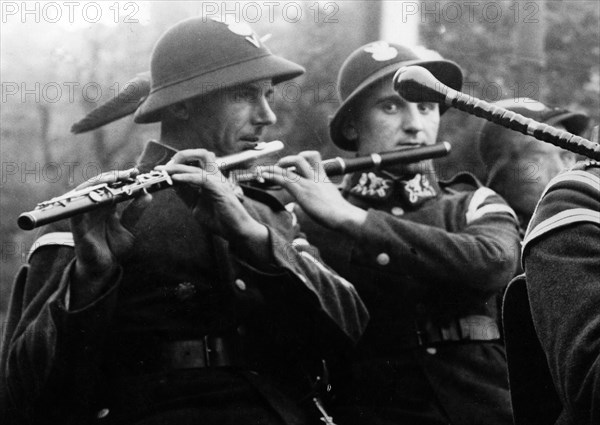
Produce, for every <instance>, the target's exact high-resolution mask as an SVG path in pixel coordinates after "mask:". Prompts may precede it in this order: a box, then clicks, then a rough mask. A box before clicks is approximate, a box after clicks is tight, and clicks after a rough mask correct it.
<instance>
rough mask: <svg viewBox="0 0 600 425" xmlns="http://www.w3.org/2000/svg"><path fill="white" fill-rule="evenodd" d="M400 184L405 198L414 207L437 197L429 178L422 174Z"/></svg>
mask: <svg viewBox="0 0 600 425" xmlns="http://www.w3.org/2000/svg"><path fill="white" fill-rule="evenodd" d="M400 184H401V186H402V188H403V193H404V197H405V198H406V200H407V201H408V202H409V203H410V204H412V205H417V204H420V203H422V202H423V201H425V200H427V199H430V198H435V197H436V196H437V191H436V189H435V187H433V186H432V185H431V182H430V181H429V179H428V178H427V176H424V175H422V174H417V175H415V176H414V177H413V178H412V179H410V180H407V181H402V182H400Z"/></svg>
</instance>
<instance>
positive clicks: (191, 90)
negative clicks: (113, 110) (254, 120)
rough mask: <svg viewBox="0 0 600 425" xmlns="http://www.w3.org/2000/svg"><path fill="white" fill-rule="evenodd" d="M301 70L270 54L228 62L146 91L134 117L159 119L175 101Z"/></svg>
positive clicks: (278, 78)
mask: <svg viewBox="0 0 600 425" xmlns="http://www.w3.org/2000/svg"><path fill="white" fill-rule="evenodd" d="M304 72H305V69H304V68H303V67H301V66H300V65H298V64H296V63H294V62H291V61H288V60H287V59H284V58H282V57H279V56H275V55H271V54H267V55H265V56H261V57H258V58H253V59H251V60H248V61H244V62H238V63H235V64H229V65H227V66H224V67H222V68H219V69H216V70H212V71H210V72H207V73H204V74H202V75H197V76H194V77H192V78H189V79H187V80H185V81H178V82H176V83H174V84H171V85H168V86H163V87H160V88H158V89H157V90H154V91H152V92H150V94H149V95H148V97H147V98H146V99H145V100H144V101H143V102H142V104H141V105H140V106H139V108H138V109H137V111H136V113H135V116H134V121H135V122H136V123H140V124H141V123H151V122H156V121H160V120H161V111H162V109H164V108H165V107H167V106H169V105H173V104H175V103H177V102H181V101H183V100H187V99H191V98H194V97H197V96H201V95H205V94H208V93H211V92H214V91H216V90H220V89H224V88H230V87H235V86H238V85H240V84H245V83H250V82H253V81H259V80H266V79H271V80H272V82H273V84H278V83H281V82H283V81H287V80H291V79H292V78H296V77H298V76H300V75H302V74H304ZM159 94H160V95H159Z"/></svg>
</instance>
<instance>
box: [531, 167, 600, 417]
mask: <svg viewBox="0 0 600 425" xmlns="http://www.w3.org/2000/svg"><path fill="white" fill-rule="evenodd" d="M598 174H600V173H598ZM571 175H572V177H573V178H572V179H571V180H566V179H565V180H564V181H562V182H559V183H558V184H556V185H555V186H554V187H553V189H552V190H551V191H550V192H549V193H548V194H547V195H546V196H545V197H544V198H543V199H542V201H541V202H540V204H539V205H538V207H537V209H536V214H535V215H534V217H533V219H532V224H533V226H530V230H528V235H527V237H526V239H525V241H526V245H525V248H524V253H523V256H524V266H525V272H526V275H527V284H528V294H529V298H530V303H531V311H532V317H533V321H534V324H535V328H536V331H537V335H538V337H539V339H540V342H541V344H542V347H543V349H544V352H545V354H546V358H547V359H548V366H549V368H550V373H551V375H552V378H553V381H554V384H555V387H556V391H557V393H558V395H559V398H560V399H561V402H562V404H563V406H564V408H565V412H567V414H568V415H572V416H573V417H570V420H571V422H572V423H581V424H584V423H585V424H597V423H600V309H599V306H600V196H599V194H600V180H598V178H597V177H596V179H595V180H594V181H593V185H589V184H586V183H583V182H582V181H581V180H579V181H578V180H576V179H586V178H588V179H589V180H588V181H591V180H592V179H593V177H591V176H590V175H586V174H584V173H583V172H581V171H579V172H576V173H571ZM565 176H566V177H568V176H569V175H568V174H565ZM582 183H583V184H582ZM594 186H595V188H594ZM536 235H538V236H537V237H536Z"/></svg>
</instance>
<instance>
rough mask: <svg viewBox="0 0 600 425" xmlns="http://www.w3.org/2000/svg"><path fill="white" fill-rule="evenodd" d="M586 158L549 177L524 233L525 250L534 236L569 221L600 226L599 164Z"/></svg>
mask: <svg viewBox="0 0 600 425" xmlns="http://www.w3.org/2000/svg"><path fill="white" fill-rule="evenodd" d="M587 162H588V161H585V163H580V164H577V165H576V166H575V167H573V168H571V169H570V170H569V171H566V172H564V173H561V174H559V175H558V176H556V177H554V178H553V179H552V180H550V182H549V183H548V185H547V186H546V188H545V189H544V192H543V193H542V196H541V197H540V200H539V201H538V204H537V206H536V208H535V211H534V213H533V217H532V219H531V222H530V224H529V227H528V229H527V232H526V234H525V239H524V241H523V251H525V247H526V246H527V245H528V244H530V243H531V242H532V241H533V240H535V239H538V238H539V237H541V236H542V235H545V234H547V233H549V232H552V231H555V230H558V229H561V228H563V227H565V226H568V225H572V224H575V223H584V222H585V223H593V224H596V225H599V226H600V166H598V164H597V163H596V164H593V163H587ZM594 162H596V161H594ZM586 163H587V164H586Z"/></svg>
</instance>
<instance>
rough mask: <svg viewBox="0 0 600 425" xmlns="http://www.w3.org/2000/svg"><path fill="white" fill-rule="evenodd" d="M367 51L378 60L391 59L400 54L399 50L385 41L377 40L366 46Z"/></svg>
mask: <svg viewBox="0 0 600 425" xmlns="http://www.w3.org/2000/svg"><path fill="white" fill-rule="evenodd" d="M364 50H365V52H367V53H371V56H372V57H373V59H374V60H376V61H377V62H384V61H389V60H390V59H394V58H395V57H396V56H398V50H396V48H395V47H392V46H390V45H389V44H387V43H386V42H385V41H376V42H375V43H371V44H369V45H368V46H366V47H365V49H364Z"/></svg>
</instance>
